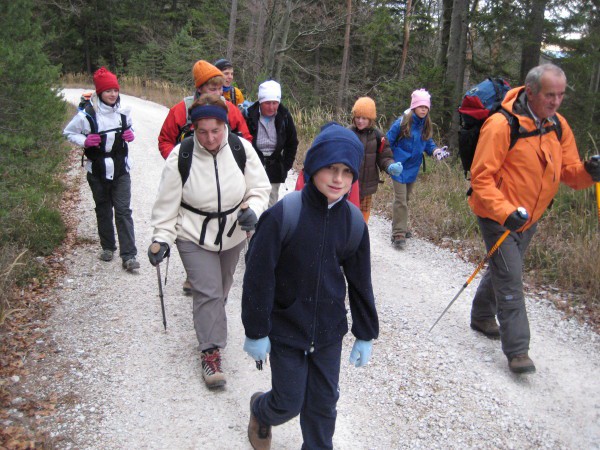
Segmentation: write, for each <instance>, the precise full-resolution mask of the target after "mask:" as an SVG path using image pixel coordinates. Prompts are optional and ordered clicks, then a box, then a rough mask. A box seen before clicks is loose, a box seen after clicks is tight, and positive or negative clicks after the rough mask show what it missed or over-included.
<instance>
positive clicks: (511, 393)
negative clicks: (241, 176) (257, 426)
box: [3, 89, 600, 449]
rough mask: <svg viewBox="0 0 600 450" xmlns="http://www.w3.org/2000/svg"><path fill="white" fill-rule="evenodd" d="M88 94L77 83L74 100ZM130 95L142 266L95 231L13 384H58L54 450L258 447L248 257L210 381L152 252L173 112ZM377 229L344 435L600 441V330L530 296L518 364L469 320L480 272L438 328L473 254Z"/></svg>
mask: <svg viewBox="0 0 600 450" xmlns="http://www.w3.org/2000/svg"><path fill="white" fill-rule="evenodd" d="M81 92H82V90H81V89H67V90H65V91H64V93H65V96H66V98H67V99H68V100H69V101H72V102H76V101H77V100H78V98H79V96H80V94H81ZM122 98H123V104H124V105H128V106H131V107H132V111H133V121H134V129H135V133H136V140H135V141H134V142H133V144H132V145H131V147H130V148H131V153H132V154H133V157H134V169H133V172H132V180H133V181H132V183H133V188H132V191H133V202H132V208H133V212H134V220H135V226H136V230H135V231H136V235H137V238H136V241H137V245H138V252H139V259H140V262H141V264H142V267H141V269H140V270H139V273H138V274H133V275H132V274H128V273H126V272H125V271H123V269H122V268H121V262H120V260H119V259H118V258H117V259H115V261H113V262H112V263H104V262H101V261H99V260H98V259H97V257H96V254H97V252H98V245H97V244H91V245H85V246H81V247H78V249H77V250H76V251H75V252H73V254H72V255H69V257H68V260H67V263H68V267H69V269H68V274H67V275H66V277H65V279H64V280H63V281H62V283H61V286H60V287H59V288H58V289H56V291H55V292H54V293H53V295H52V296H51V297H50V298H49V301H52V302H55V303H56V308H55V311H54V314H53V316H52V317H51V319H50V320H49V322H48V323H47V324H44V325H43V327H44V328H43V332H44V334H43V335H44V338H41V339H40V341H39V346H40V350H39V351H40V352H45V353H46V355H47V356H46V358H45V360H43V361H38V362H37V363H33V362H30V363H28V364H29V367H28V368H29V375H28V376H27V377H25V379H19V380H11V382H14V383H25V386H26V387H27V389H29V390H30V391H32V392H39V395H40V397H44V396H46V395H51V394H55V395H56V396H57V398H58V408H57V411H56V414H54V415H53V416H49V417H40V418H39V419H40V421H41V424H42V427H43V428H44V429H47V430H48V431H50V432H51V433H52V435H53V436H54V437H55V441H56V442H55V448H65V449H66V448H77V449H120V448H140V449H204V448H217V449H249V448H250V445H249V444H248V442H247V437H246V427H247V423H248V403H249V399H250V395H251V394H252V393H253V392H254V391H256V390H261V389H268V387H269V384H270V371H269V370H264V371H262V372H258V371H257V370H256V369H255V366H254V362H253V361H252V360H251V359H250V358H249V357H248V356H247V355H245V353H244V352H243V351H242V344H243V339H244V333H243V327H242V324H241V320H240V297H241V280H242V273H243V271H244V264H243V259H242V260H241V261H240V264H239V266H238V270H237V273H236V277H235V278H236V282H235V284H234V286H233V288H232V291H231V294H230V296H229V302H228V305H227V309H228V314H229V345H228V347H227V348H226V349H225V351H224V371H225V373H226V374H227V377H228V384H227V387H226V389H225V390H224V391H222V392H210V391H208V390H207V389H206V387H205V386H204V383H203V382H202V378H201V374H200V363H199V356H198V352H197V350H196V344H197V342H196V337H195V334H194V330H193V323H192V314H191V299H190V298H189V297H184V296H183V295H182V292H181V285H182V282H183V280H184V270H183V266H182V264H181V261H180V260H179V257H178V255H177V254H176V253H177V252H176V249H174V250H175V251H174V252H173V253H174V254H173V257H172V258H171V261H170V267H169V279H168V284H167V286H166V288H165V304H166V312H167V325H168V331H167V332H166V333H165V332H164V331H163V326H162V319H161V311H160V302H159V299H158V293H157V279H156V271H155V269H154V268H153V267H152V266H150V264H149V263H148V262H147V259H146V256H145V254H146V249H147V246H148V244H149V243H150V242H149V241H150V233H151V230H150V228H149V223H150V212H151V208H152V204H153V202H154V198H155V194H156V191H157V187H158V182H159V178H160V173H161V170H162V166H163V160H162V158H161V156H160V154H159V152H158V149H157V135H158V132H159V130H160V127H161V125H162V122H163V120H164V117H165V116H166V114H167V109H166V108H164V107H162V106H159V105H156V104H154V103H151V102H148V101H144V100H140V99H137V98H133V97H128V96H122ZM81 171H82V169H81V168H74V169H73V176H77V177H79V178H80V179H81V180H82V183H81V189H82V193H83V194H82V197H83V199H82V202H81V205H80V211H81V217H82V220H81V224H80V227H79V230H78V233H79V235H80V236H81V237H82V238H85V239H89V240H91V241H93V242H97V237H96V224H95V216H94V211H93V208H94V206H93V201H92V198H91V194H90V191H89V187H88V186H87V183H86V182H85V178H84V177H83V173H82V172H81ZM293 182H294V180H292V179H290V180H289V183H288V184H290V185H292V184H293ZM290 189H291V187H290ZM369 228H370V233H371V247H372V264H373V284H374V289H375V296H376V299H377V304H378V309H379V317H380V322H381V333H380V337H379V339H378V340H377V342H376V343H375V346H374V352H373V357H372V361H371V363H370V364H369V365H368V366H367V367H366V368H361V369H357V368H354V367H353V366H350V365H349V364H347V363H346V361H347V357H348V354H349V349H350V346H351V343H352V339H351V337H350V336H347V338H346V340H345V341H344V343H345V346H344V354H343V361H344V364H343V365H342V372H341V383H340V391H341V398H340V401H339V403H338V420H337V430H336V434H335V437H334V445H335V448H337V449H391V448H394V449H396V448H397V449H404V448H411V449H412V448H426V449H436V448H439V449H441V448H444V449H446V448H456V449H459V448H461V449H462V448H486V449H487V448H501V449H513V448H514V449H522V448H552V449H556V448H568V449H584V448H585V449H590V448H600V377H599V373H600V371H599V370H598V369H599V366H600V357H599V355H600V352H599V347H600V345H599V344H600V340H599V338H598V335H597V334H595V333H594V332H592V331H591V330H590V329H589V328H588V327H586V326H582V325H580V324H578V323H577V322H576V321H574V320H566V319H565V318H564V317H563V316H562V314H561V313H560V312H558V311H556V310H555V308H554V307H553V306H552V305H551V304H550V302H549V301H547V300H545V299H543V298H542V297H543V295H532V296H530V297H528V298H527V307H528V310H529V318H530V322H531V331H532V341H531V351H530V355H531V356H532V358H533V360H534V361H535V363H536V366H537V373H536V374H533V375H528V376H515V375H513V374H511V373H510V372H509V371H508V368H507V362H506V359H505V357H504V355H503V354H502V352H501V350H500V344H499V342H498V341H492V340H488V339H486V338H484V337H481V336H479V335H477V334H476V333H474V332H473V331H471V330H470V328H469V310H470V300H471V298H472V296H473V294H474V292H475V289H476V286H477V284H478V282H479V277H478V278H477V279H476V280H475V281H474V282H473V283H472V284H471V285H470V286H469V287H468V288H467V289H466V290H465V292H463V294H462V296H461V297H460V298H459V300H458V301H457V302H456V303H455V304H454V305H453V307H452V308H451V309H450V311H449V312H448V313H447V314H446V316H445V317H444V318H443V319H442V321H441V322H440V323H439V324H438V325H437V326H436V328H435V329H434V331H433V332H432V333H429V332H428V330H429V328H430V326H431V325H432V324H433V322H434V321H435V319H436V318H437V317H438V315H439V314H440V313H441V311H442V310H443V309H444V308H445V306H446V305H447V303H448V302H449V301H450V300H451V299H452V297H453V296H454V295H455V294H456V292H458V290H459V289H460V288H461V286H462V284H463V283H464V282H465V280H466V279H467V278H468V277H469V275H470V274H471V273H472V271H473V270H474V266H473V265H472V264H468V263H465V262H463V261H461V260H460V259H459V258H458V257H456V256H455V255H454V254H452V253H450V252H449V251H446V250H443V249H440V248H437V247H435V246H433V245H431V244H430V243H428V242H425V241H422V240H419V239H411V240H409V243H408V246H407V249H406V250H405V251H403V252H399V251H396V250H394V249H393V248H392V247H391V246H390V245H389V231H390V228H391V227H390V223H389V222H388V221H387V220H384V219H382V218H380V217H377V216H375V217H372V219H371V222H370V224H369ZM162 269H163V276H164V265H163V267H162ZM267 369H268V368H267ZM14 419H15V420H16V418H14ZM11 423H12V419H11V418H9V419H6V420H5V421H3V425H6V426H8V425H10V424H11ZM301 442H302V437H301V434H300V427H299V423H298V420H297V419H296V420H293V421H291V422H289V423H288V424H285V425H283V426H280V427H276V428H274V430H273V448H274V449H297V448H299V447H300V445H301Z"/></svg>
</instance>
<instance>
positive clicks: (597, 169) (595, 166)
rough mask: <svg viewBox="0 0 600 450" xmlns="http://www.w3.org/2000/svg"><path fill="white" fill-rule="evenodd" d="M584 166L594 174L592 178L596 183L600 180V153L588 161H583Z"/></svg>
mask: <svg viewBox="0 0 600 450" xmlns="http://www.w3.org/2000/svg"><path fill="white" fill-rule="evenodd" d="M583 167H585V170H587V173H589V174H590V175H591V176H592V180H594V181H595V182H596V183H599V182H600V155H594V156H592V157H591V158H590V159H589V160H588V161H585V162H584V163H583Z"/></svg>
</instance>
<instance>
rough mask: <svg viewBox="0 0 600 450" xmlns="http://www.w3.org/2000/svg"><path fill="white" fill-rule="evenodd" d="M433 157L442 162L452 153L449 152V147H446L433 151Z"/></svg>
mask: <svg viewBox="0 0 600 450" xmlns="http://www.w3.org/2000/svg"><path fill="white" fill-rule="evenodd" d="M433 156H434V157H435V158H437V160H438V161H441V160H442V159H446V158H447V157H448V156H450V152H449V151H448V146H447V145H444V146H443V147H442V148H436V149H435V150H434V151H433Z"/></svg>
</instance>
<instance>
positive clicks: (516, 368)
mask: <svg viewBox="0 0 600 450" xmlns="http://www.w3.org/2000/svg"><path fill="white" fill-rule="evenodd" d="M508 368H509V369H510V371H511V372H513V373H533V372H535V365H534V364H533V361H532V360H531V358H530V357H529V355H527V353H521V354H519V355H515V356H513V357H512V358H509V359H508Z"/></svg>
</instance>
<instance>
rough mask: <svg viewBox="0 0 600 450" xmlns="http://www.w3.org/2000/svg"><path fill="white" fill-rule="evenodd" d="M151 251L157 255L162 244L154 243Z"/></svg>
mask: <svg viewBox="0 0 600 450" xmlns="http://www.w3.org/2000/svg"><path fill="white" fill-rule="evenodd" d="M150 251H151V252H152V254H153V255H156V254H157V253H158V252H159V251H160V244H159V243H158V242H153V243H152V245H151V246H150Z"/></svg>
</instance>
